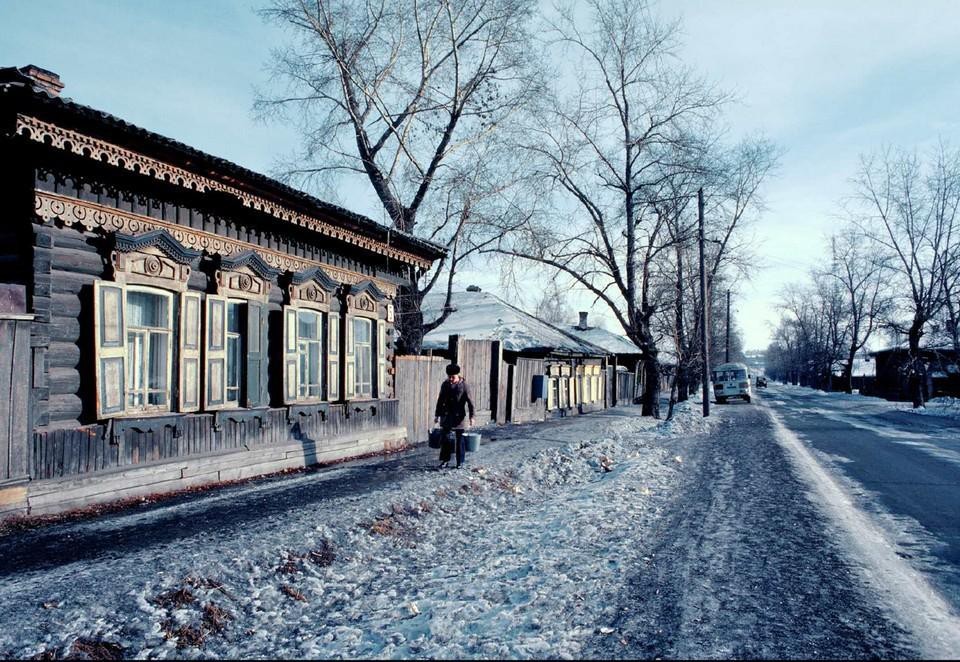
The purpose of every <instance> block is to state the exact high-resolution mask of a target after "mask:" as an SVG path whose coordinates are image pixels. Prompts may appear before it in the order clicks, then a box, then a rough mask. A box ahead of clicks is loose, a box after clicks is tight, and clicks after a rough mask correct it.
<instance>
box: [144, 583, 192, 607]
mask: <svg viewBox="0 0 960 662" xmlns="http://www.w3.org/2000/svg"><path fill="white" fill-rule="evenodd" d="M196 601H197V598H196V597H195V596H194V595H193V593H191V592H190V589H186V588H180V589H170V590H169V591H164V592H163V593H161V594H160V595H158V596H156V597H155V598H153V599H152V600H150V602H152V603H153V604H155V605H157V606H158V607H174V608H179V607H183V606H185V605H188V604H191V603H193V602H196Z"/></svg>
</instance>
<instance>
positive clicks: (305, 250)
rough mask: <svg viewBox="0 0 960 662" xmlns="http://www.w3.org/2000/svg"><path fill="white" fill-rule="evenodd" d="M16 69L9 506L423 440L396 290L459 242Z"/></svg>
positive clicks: (4, 106)
mask: <svg viewBox="0 0 960 662" xmlns="http://www.w3.org/2000/svg"><path fill="white" fill-rule="evenodd" d="M61 88H62V85H61V84H60V81H59V78H58V77H57V76H56V75H55V74H52V73H50V72H48V71H44V70H42V69H39V68H37V67H24V68H6V69H0V155H2V156H0V167H2V177H0V187H2V193H3V198H4V203H5V204H4V212H3V223H2V224H0V235H2V236H0V240H2V241H0V362H2V364H0V373H2V375H0V382H2V384H0V388H2V392H3V393H4V394H6V393H8V392H10V393H11V395H10V396H9V397H5V398H4V400H5V401H4V402H3V403H2V404H0V407H2V408H3V411H0V415H3V417H4V418H6V420H7V425H6V428H5V431H4V432H3V436H0V458H2V459H3V464H2V465H0V470H2V473H0V512H2V511H7V512H10V511H20V512H22V511H24V510H26V509H29V512H31V513H42V512H51V511H56V510H62V509H65V508H72V507H77V506H83V505H86V504H88V503H92V502H96V501H103V500H108V499H117V498H123V497H129V496H134V495H141V494H145V493H153V492H160V491H168V490H176V489H180V488H185V487H189V486H191V485H196V484H198V483H205V482H211V481H224V480H230V479H239V478H243V477H247V476H253V475H258V474H264V473H268V472H274V471H278V470H284V469H289V468H292V467H300V466H304V465H309V464H313V463H317V462H324V461H332V460H337V459H341V458H345V457H351V456H358V455H363V454H369V453H376V452H381V451H383V450H385V449H390V448H393V447H396V446H398V445H401V444H403V443H404V442H405V431H404V428H403V427H402V425H401V421H400V420H399V415H398V403H397V400H396V397H395V393H394V388H393V367H392V366H393V346H394V337H395V330H394V299H395V297H396V295H397V291H398V288H399V287H400V286H402V285H403V284H405V283H408V282H410V281H411V280H412V279H414V278H416V277H417V276H418V275H419V274H420V273H422V272H423V271H424V270H426V269H428V268H429V267H430V265H431V263H432V261H433V260H435V259H436V258H438V257H440V256H442V255H443V254H444V251H443V249H442V248H440V247H438V246H436V245H434V244H431V243H429V242H425V241H422V240H419V239H416V238H414V237H412V236H409V235H407V234H404V233H400V232H397V231H395V230H393V231H391V230H390V229H388V228H386V227H384V226H381V225H379V224H377V223H374V222H373V221H371V220H370V219H368V218H365V217H363V216H360V215H357V214H355V213H352V212H350V211H348V210H346V209H343V208H341V207H338V206H335V205H332V204H328V203H325V202H323V201H321V200H318V199H316V198H313V197H311V196H309V195H306V194H304V193H302V192H300V191H297V190H295V189H292V188H290V187H288V186H285V185H283V184H281V183H279V182H277V181H274V180H272V179H269V178H267V177H264V176H262V175H259V174H257V173H254V172H251V171H249V170H246V169H244V168H242V167H240V166H238V165H235V164H233V163H230V162H228V161H225V160H223V159H219V158H216V157H214V156H211V155H209V154H205V153H203V152H200V151H198V150H196V149H193V148H191V147H188V146H187V145H184V144H181V143H179V142H176V141H174V140H170V139H168V138H164V137H162V136H160V135H157V134H155V133H151V132H149V131H147V130H145V129H142V128H139V127H136V126H133V125H131V124H128V123H127V122H124V121H123V120H121V119H119V118H116V117H113V116H111V115H109V114H106V113H103V112H101V111H98V110H94V109H92V108H89V107H86V106H83V105H80V104H77V103H75V102H73V101H71V100H68V99H66V98H64V97H62V96H60V90H61Z"/></svg>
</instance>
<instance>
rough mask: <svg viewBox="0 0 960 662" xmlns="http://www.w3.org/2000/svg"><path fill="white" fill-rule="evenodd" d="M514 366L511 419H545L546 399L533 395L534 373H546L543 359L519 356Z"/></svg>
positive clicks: (525, 420)
mask: <svg viewBox="0 0 960 662" xmlns="http://www.w3.org/2000/svg"><path fill="white" fill-rule="evenodd" d="M512 368H513V369H512V370H511V373H512V378H511V380H510V381H511V387H512V393H511V410H510V420H511V421H512V422H513V423H526V422H528V421H542V420H544V418H545V417H546V411H547V409H546V408H547V403H546V401H544V400H542V399H538V400H534V399H533V397H532V395H533V377H534V375H542V374H544V373H543V368H544V362H543V360H542V359H522V358H518V359H517V363H516V365H514V366H512Z"/></svg>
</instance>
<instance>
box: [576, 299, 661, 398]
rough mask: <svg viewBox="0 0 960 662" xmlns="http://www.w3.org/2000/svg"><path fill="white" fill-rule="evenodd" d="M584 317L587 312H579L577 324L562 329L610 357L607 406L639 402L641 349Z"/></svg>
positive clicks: (641, 373) (623, 337) (640, 390)
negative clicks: (591, 324)
mask: <svg viewBox="0 0 960 662" xmlns="http://www.w3.org/2000/svg"><path fill="white" fill-rule="evenodd" d="M587 315H588V313H587V312H584V311H581V312H580V320H579V321H578V322H577V324H575V325H573V326H569V327H566V328H565V330H566V331H567V332H568V333H570V334H572V335H574V336H576V337H577V338H579V339H580V340H583V341H585V342H588V343H590V344H591V345H596V346H597V347H600V348H601V349H603V350H605V351H606V352H607V354H608V355H609V357H610V377H608V379H607V383H608V385H609V389H610V393H608V396H607V401H608V402H609V403H610V406H618V405H619V406H623V405H631V404H635V403H637V402H639V398H640V395H641V394H642V392H643V383H642V379H643V350H641V349H640V348H639V347H637V345H636V344H635V343H634V342H633V341H632V340H630V339H629V338H627V337H626V336H622V335H620V334H618V333H614V332H613V331H608V330H606V329H602V328H600V327H598V326H590V325H589V324H588V323H587ZM638 376H639V377H640V379H639V380H638ZM668 388H669V387H668Z"/></svg>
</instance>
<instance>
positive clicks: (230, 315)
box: [227, 301, 243, 333]
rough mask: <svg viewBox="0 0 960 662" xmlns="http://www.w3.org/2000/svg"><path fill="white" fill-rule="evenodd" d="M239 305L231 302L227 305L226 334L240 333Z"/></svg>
mask: <svg viewBox="0 0 960 662" xmlns="http://www.w3.org/2000/svg"><path fill="white" fill-rule="evenodd" d="M242 305H243V304H241V303H234V302H233V301H231V302H229V303H227V332H228V333H240V306H242Z"/></svg>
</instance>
